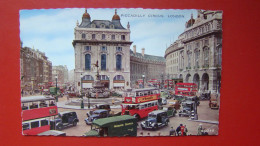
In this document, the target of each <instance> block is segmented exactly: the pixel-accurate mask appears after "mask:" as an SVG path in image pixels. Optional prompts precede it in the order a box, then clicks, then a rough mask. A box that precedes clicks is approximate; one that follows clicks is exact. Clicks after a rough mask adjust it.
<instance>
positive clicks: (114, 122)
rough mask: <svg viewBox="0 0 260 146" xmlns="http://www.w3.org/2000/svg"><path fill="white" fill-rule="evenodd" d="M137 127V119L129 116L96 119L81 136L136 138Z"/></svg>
mask: <svg viewBox="0 0 260 146" xmlns="http://www.w3.org/2000/svg"><path fill="white" fill-rule="evenodd" d="M137 125H138V124H137V119H136V118H135V117H133V116H129V115H122V116H114V117H108V118H103V119H97V120H95V121H93V123H92V125H91V130H90V131H88V132H86V133H85V134H84V135H83V136H86V137H89V136H99V137H107V136H109V137H112V136H137Z"/></svg>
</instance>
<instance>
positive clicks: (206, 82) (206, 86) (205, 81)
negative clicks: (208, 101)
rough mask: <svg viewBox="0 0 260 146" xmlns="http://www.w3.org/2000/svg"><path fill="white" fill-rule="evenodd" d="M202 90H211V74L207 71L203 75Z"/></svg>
mask: <svg viewBox="0 0 260 146" xmlns="http://www.w3.org/2000/svg"><path fill="white" fill-rule="evenodd" d="M201 80H202V85H201V87H202V90H203V91H205V90H209V75H208V74H207V73H204V74H203V75H202V78H201Z"/></svg>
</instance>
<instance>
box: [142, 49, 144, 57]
mask: <svg viewBox="0 0 260 146" xmlns="http://www.w3.org/2000/svg"><path fill="white" fill-rule="evenodd" d="M142 56H143V57H144V48H142Z"/></svg>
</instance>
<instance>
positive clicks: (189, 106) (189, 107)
mask: <svg viewBox="0 0 260 146" xmlns="http://www.w3.org/2000/svg"><path fill="white" fill-rule="evenodd" d="M194 105H195V102H194V101H184V102H182V109H181V110H180V111H179V117H181V116H187V117H189V116H190V115H191V113H192V111H193V110H194Z"/></svg>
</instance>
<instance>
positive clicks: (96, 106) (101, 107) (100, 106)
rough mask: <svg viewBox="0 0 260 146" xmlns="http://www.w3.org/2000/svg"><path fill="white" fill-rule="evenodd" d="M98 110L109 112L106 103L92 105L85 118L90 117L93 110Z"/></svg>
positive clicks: (109, 109) (108, 106)
mask: <svg viewBox="0 0 260 146" xmlns="http://www.w3.org/2000/svg"><path fill="white" fill-rule="evenodd" d="M99 109H105V110H108V111H111V108H110V105H109V104H106V103H104V104H95V105H93V109H92V110H91V111H89V113H87V116H90V115H92V114H93V112H94V111H95V110H99Z"/></svg>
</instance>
